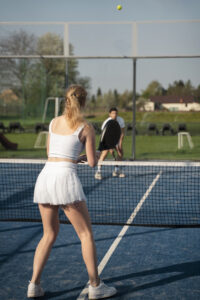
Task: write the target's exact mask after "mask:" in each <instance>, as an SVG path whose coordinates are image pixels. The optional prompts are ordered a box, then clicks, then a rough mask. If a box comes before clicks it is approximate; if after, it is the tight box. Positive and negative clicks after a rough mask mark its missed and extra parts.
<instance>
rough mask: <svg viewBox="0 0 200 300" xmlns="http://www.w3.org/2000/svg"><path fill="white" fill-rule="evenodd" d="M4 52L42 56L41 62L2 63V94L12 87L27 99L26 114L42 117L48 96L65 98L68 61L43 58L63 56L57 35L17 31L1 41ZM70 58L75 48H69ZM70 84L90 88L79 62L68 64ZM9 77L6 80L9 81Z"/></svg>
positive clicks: (24, 100)
mask: <svg viewBox="0 0 200 300" xmlns="http://www.w3.org/2000/svg"><path fill="white" fill-rule="evenodd" d="M0 51H1V53H7V54H11V55H12V54H27V55H29V54H30V55H31V54H39V55H40V56H41V58H40V59H37V60H35V59H5V60H0V75H1V76H0V92H1V91H3V90H4V89H5V88H10V89H12V90H13V91H14V93H15V94H16V95H17V96H18V97H19V98H20V99H23V105H24V108H25V109H26V112H25V113H26V114H29V115H33V114H37V113H39V114H40V115H41V114H42V111H43V105H44V99H45V98H46V97H50V96H51V97H63V96H64V91H65V75H66V60H65V59H50V58H43V55H58V54H62V53H63V41H62V38H61V37H60V36H59V35H57V34H54V33H46V34H45V35H43V36H41V37H39V38H38V37H36V36H34V35H33V34H29V33H27V32H25V31H19V32H14V33H13V34H12V35H10V36H9V37H6V38H5V39H2V40H1V42H0ZM69 52H70V55H73V46H72V45H71V44H70V45H69ZM68 76H69V84H75V83H76V84H82V85H83V86H84V87H85V88H86V89H89V88H90V79H89V78H88V77H81V76H80V74H79V71H78V61H77V60H76V59H73V60H69V61H68ZM5 78H6V79H5Z"/></svg>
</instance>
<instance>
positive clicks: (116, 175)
mask: <svg viewBox="0 0 200 300" xmlns="http://www.w3.org/2000/svg"><path fill="white" fill-rule="evenodd" d="M112 176H113V177H120V178H124V177H125V174H124V173H122V172H120V171H113V173H112Z"/></svg>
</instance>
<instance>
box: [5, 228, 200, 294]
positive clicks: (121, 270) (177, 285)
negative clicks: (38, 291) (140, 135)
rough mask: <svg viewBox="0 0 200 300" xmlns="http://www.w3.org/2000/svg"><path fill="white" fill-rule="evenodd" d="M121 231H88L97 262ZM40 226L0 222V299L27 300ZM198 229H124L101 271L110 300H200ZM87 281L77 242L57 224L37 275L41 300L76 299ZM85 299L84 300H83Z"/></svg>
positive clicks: (71, 232)
mask: <svg viewBox="0 0 200 300" xmlns="http://www.w3.org/2000/svg"><path fill="white" fill-rule="evenodd" d="M121 228H122V227H120V226H96V225H95V226H93V231H94V237H95V241H96V246H97V252H98V262H99V263H100V262H101V260H102V259H103V257H104V256H105V255H106V253H107V252H108V250H109V247H110V246H111V244H112V243H113V242H114V241H115V239H116V237H117V236H118V234H119V232H120V231H121ZM41 235H42V225H41V224H40V223H22V222H12V223H11V222H0V244H1V247H0V251H1V253H0V256H1V268H0V276H1V281H0V299H1V300H11V299H12V300H22V299H26V289H27V284H28V280H29V279H30V277H31V273H32V261H33V256H34V250H35V247H36V245H37V243H38V241H39V239H40V237H41ZM199 250H200V230H199V229H198V228H191V229H188V228H187V229H186V228H185V229H183V228H182V229H180V228H179V229H178V228H177V229H174V228H173V229H172V228H171V229H170V228H153V227H129V229H128V230H127V231H126V234H125V235H124V236H123V237H122V239H121V240H120V242H119V244H118V245H117V247H116V248H115V250H114V252H113V253H112V255H111V256H110V258H109V260H108V261H107V263H106V264H105V266H104V269H103V271H102V274H101V277H102V279H103V280H105V282H106V283H108V284H112V285H114V286H115V287H116V288H117V290H118V294H117V295H116V296H115V297H113V298H112V299H124V300H125V299H174V300H178V299H181V300H182V299H188V300H189V299H196V300H197V299H200V251H199ZM87 280H88V277H87V273H86V268H85V266H84V263H83V260H82V256H81V247H80V242H79V240H78V238H77V236H76V234H75V232H74V230H73V228H72V226H71V225H65V224H62V225H61V227H60V232H59V235H58V238H57V241H56V243H55V244H54V247H53V249H52V252H51V255H50V258H49V260H48V263H47V265H46V267H45V270H44V273H43V276H42V285H43V287H44V289H45V291H46V295H45V297H44V298H43V299H52V300H53V299H59V300H61V299H62V300H64V299H65V300H67V299H81V298H80V297H79V295H80V294H81V292H82V291H83V289H84V287H85V285H86V283H87ZM82 299H87V297H85V298H82Z"/></svg>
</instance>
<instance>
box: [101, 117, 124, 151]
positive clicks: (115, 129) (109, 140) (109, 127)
mask: <svg viewBox="0 0 200 300" xmlns="http://www.w3.org/2000/svg"><path fill="white" fill-rule="evenodd" d="M120 135H121V128H120V126H119V123H118V122H117V121H115V120H110V121H108V122H107V123H106V125H105V127H104V129H103V132H102V135H101V139H100V143H99V148H98V150H99V151H103V150H112V149H114V148H115V147H116V146H117V144H118V142H119V139H120Z"/></svg>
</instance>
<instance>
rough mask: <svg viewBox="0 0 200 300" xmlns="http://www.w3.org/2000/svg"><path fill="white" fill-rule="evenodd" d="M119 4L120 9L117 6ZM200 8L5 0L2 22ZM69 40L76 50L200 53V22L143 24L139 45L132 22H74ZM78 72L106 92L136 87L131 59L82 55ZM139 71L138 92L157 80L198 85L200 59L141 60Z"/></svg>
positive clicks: (158, 1) (193, 4)
mask: <svg viewBox="0 0 200 300" xmlns="http://www.w3.org/2000/svg"><path fill="white" fill-rule="evenodd" d="M118 4H121V5H122V10H121V11H118V10H117V9H116V6H117V5H118ZM199 12H200V1H199V0H190V1H188V0H168V1H166V0H121V1H120V0H118V1H117V0H17V1H16V0H0V22H13V21H18V22H25V21H28V22H128V21H130V22H142V21H171V20H198V19H200V13H199ZM16 27H17V26H16ZM58 27H59V29H58ZM1 28H2V27H1V25H0V36H1ZM34 30H36V29H34ZM37 30H38V31H40V30H41V34H42V33H44V32H45V31H48V30H52V31H55V32H57V30H61V31H62V30H63V27H62V26H55V25H52V26H50V25H48V26H38V27H37ZM69 41H70V42H71V43H72V44H73V45H74V52H75V54H76V55H122V56H123V55H132V54H133V48H134V47H136V46H137V55H173V54H177V55H178V54H185V55H187V54H200V23H178V24H176V23H154V24H138V33H137V45H136V43H134V40H133V32H132V25H130V24H121V25H94V24H91V25H84V24H80V25H70V26H69ZM79 72H80V75H81V76H88V77H90V78H91V93H95V92H96V90H97V88H98V87H101V89H102V91H103V92H106V91H108V90H109V89H112V90H113V89H117V90H118V91H119V92H123V91H125V90H131V89H132V85H133V84H132V82H133V63H132V60H125V59H120V60H94V59H93V60H79ZM136 74H137V75H136V76H137V77H136V86H137V92H139V93H140V92H141V91H142V90H144V89H145V88H146V87H147V85H148V84H149V83H150V82H151V81H152V80H158V81H159V82H160V83H161V84H162V85H163V87H165V88H167V86H168V85H169V84H171V83H173V81H174V80H180V79H181V80H184V81H187V80H191V82H192V84H193V85H194V86H195V87H196V86H198V85H199V84H200V79H199V78H200V58H199V59H166V60H161V59H154V60H153V59H151V60H137V72H136Z"/></svg>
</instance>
